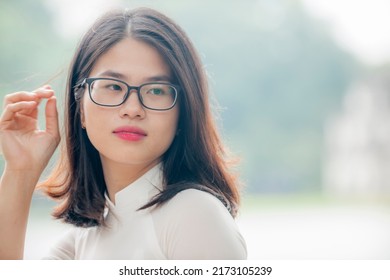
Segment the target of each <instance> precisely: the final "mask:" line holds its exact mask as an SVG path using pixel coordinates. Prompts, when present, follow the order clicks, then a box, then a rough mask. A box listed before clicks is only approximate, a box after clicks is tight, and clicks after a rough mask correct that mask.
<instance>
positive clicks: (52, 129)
mask: <svg viewBox="0 0 390 280" xmlns="http://www.w3.org/2000/svg"><path fill="white" fill-rule="evenodd" d="M45 114H46V131H47V132H48V133H49V134H51V135H53V136H55V137H56V138H58V137H59V135H60V132H59V125H58V111H57V99H56V97H55V96H52V97H50V98H49V100H48V101H47V103H46V109H45Z"/></svg>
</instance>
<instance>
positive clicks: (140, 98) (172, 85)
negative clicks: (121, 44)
mask: <svg viewBox="0 0 390 280" xmlns="http://www.w3.org/2000/svg"><path fill="white" fill-rule="evenodd" d="M97 80H109V81H115V82H120V83H123V84H125V85H126V86H127V92H126V94H125V96H124V98H123V100H122V102H121V103H119V104H116V105H107V104H101V103H98V102H96V101H95V100H94V99H93V98H92V95H91V92H92V91H91V84H92V83H93V82H94V81H97ZM86 84H87V85H88V93H89V98H90V99H91V100H92V102H93V103H95V104H96V105H99V106H103V107H118V106H121V105H122V104H123V103H125V102H126V100H127V98H129V96H130V91H131V90H132V89H135V90H136V92H137V96H138V100H139V102H140V103H141V105H142V106H143V107H145V108H147V109H149V110H154V111H168V110H171V109H172V108H173V107H175V105H176V102H177V97H178V95H179V91H180V87H179V86H178V85H174V84H171V83H167V82H150V83H144V84H141V85H139V86H138V87H137V86H130V85H129V84H128V83H126V82H124V81H122V80H118V79H114V78H85V79H84V80H83V81H82V82H81V83H80V84H77V85H76V86H75V87H74V88H75V90H76V91H75V97H76V99H77V95H78V89H80V88H83V87H84V86H85V85H86ZM156 84H157V85H168V86H171V87H172V88H173V89H174V90H175V99H174V100H173V103H172V105H171V106H170V107H168V108H164V109H156V108H151V107H148V106H146V105H145V104H144V102H143V100H142V97H141V91H140V89H141V87H143V86H146V85H156Z"/></svg>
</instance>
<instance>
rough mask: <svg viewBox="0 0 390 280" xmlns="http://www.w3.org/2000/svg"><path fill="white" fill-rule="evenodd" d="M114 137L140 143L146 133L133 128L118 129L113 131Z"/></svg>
mask: <svg viewBox="0 0 390 280" xmlns="http://www.w3.org/2000/svg"><path fill="white" fill-rule="evenodd" d="M113 133H114V135H115V136H117V137H119V138H120V139H122V140H125V141H140V140H142V139H144V138H145V137H146V136H147V133H146V132H145V131H144V130H142V129H140V128H138V127H133V126H123V127H118V128H116V129H115V130H114V131H113Z"/></svg>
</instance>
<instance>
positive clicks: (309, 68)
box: [0, 0, 361, 192]
mask: <svg viewBox="0 0 390 280" xmlns="http://www.w3.org/2000/svg"><path fill="white" fill-rule="evenodd" d="M122 2H123V4H124V5H125V6H126V5H127V6H134V5H133V4H134V1H122ZM137 3H143V2H142V1H141V2H137ZM147 3H148V4H149V5H150V4H153V5H150V6H152V7H156V8H158V9H161V10H162V11H163V12H166V13H167V14H168V15H170V16H172V17H173V18H174V19H175V20H176V21H177V22H178V23H179V24H180V25H182V26H183V28H184V29H185V30H186V32H187V33H188V35H189V36H190V38H191V39H192V40H193V41H194V43H195V45H196V47H197V49H198V50H199V52H200V54H201V56H202V59H203V62H204V63H205V67H206V70H207V71H208V74H209V78H210V85H211V89H212V92H213V93H214V96H215V97H216V99H217V100H218V104H219V105H220V107H221V108H222V110H221V112H220V118H219V122H220V125H221V130H222V132H223V135H224V137H225V139H226V141H227V144H228V145H229V146H231V147H232V150H233V152H234V153H236V154H238V155H239V157H240V158H241V167H240V170H241V171H242V174H243V176H242V177H243V181H244V182H245V183H246V185H247V187H248V191H251V192H302V191H310V190H314V191H318V190H319V188H320V183H321V178H320V173H321V153H322V146H323V139H322V136H323V135H322V133H323V132H322V125H323V122H324V120H325V118H326V117H327V115H328V114H329V113H330V112H332V111H334V110H336V109H338V106H339V103H340V101H341V97H342V96H343V94H344V92H345V90H346V88H347V87H348V85H349V83H350V82H351V80H353V79H354V78H355V76H356V73H358V70H359V68H360V67H361V66H360V65H358V64H357V62H356V61H355V60H354V59H353V58H352V57H351V56H350V55H348V54H347V53H345V52H344V51H342V50H341V49H340V48H339V47H338V46H337V45H335V43H334V42H333V41H332V39H331V37H330V36H329V35H328V32H327V30H326V29H325V27H324V26H323V25H322V23H321V22H318V21H316V20H315V19H312V18H310V17H309V16H308V15H307V14H306V13H305V12H304V10H303V8H302V6H301V5H300V3H299V1H297V0H272V1H269V0H257V1H255V0H246V1H233V0H224V1H222V0H220V1H207V2H206V1H204V2H201V1H160V2H158V1H149V2H147ZM53 16H55V15H53V14H50V13H48V11H47V10H46V9H45V7H44V6H43V4H42V2H40V1H33V0H19V1H1V2H0V22H1V24H0V35H1V45H0V89H1V92H2V94H4V93H7V92H10V91H15V90H19V89H31V88H34V87H36V86H39V85H40V84H42V83H44V82H45V81H46V80H47V79H49V78H50V77H51V76H52V75H55V73H56V72H58V70H61V69H62V68H64V65H66V63H67V62H68V61H67V60H69V57H70V55H71V54H70V51H69V46H71V45H72V46H74V45H75V42H64V41H63V40H62V39H60V38H61V37H60V36H59V35H58V34H57V33H56V32H54V30H53V29H52V28H51V26H52V24H51V22H52V21H53Z"/></svg>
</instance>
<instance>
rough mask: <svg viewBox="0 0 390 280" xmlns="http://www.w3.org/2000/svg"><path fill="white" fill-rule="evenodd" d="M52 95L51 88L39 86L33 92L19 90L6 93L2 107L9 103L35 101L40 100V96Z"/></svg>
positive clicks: (47, 96)
mask: <svg viewBox="0 0 390 280" xmlns="http://www.w3.org/2000/svg"><path fill="white" fill-rule="evenodd" d="M53 95H54V91H53V90H52V89H45V88H39V89H37V90H35V91H33V92H28V91H21V92H15V93H11V94H8V95H6V96H5V97H4V107H6V106H7V105H9V104H12V103H17V102H20V101H36V102H40V100H41V99H42V98H50V97H52V96H53Z"/></svg>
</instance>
